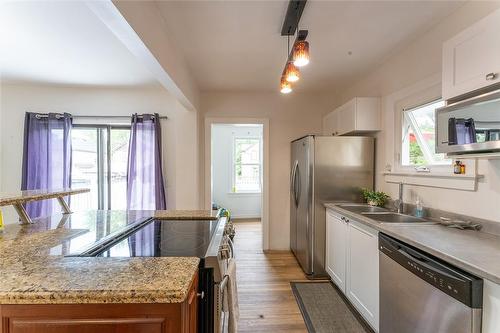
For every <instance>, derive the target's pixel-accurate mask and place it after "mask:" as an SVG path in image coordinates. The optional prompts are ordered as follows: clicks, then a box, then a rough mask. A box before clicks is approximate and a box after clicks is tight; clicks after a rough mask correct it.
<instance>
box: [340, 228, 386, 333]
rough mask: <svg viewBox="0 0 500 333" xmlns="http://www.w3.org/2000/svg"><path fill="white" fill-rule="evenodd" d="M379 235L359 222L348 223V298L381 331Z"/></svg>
mask: <svg viewBox="0 0 500 333" xmlns="http://www.w3.org/2000/svg"><path fill="white" fill-rule="evenodd" d="M378 267H379V265H378V232H377V231H376V230H374V229H372V228H370V227H367V226H365V225H363V224H361V223H358V222H356V221H352V220H351V221H350V222H349V232H348V241H347V278H346V292H345V293H346V296H347V298H348V299H349V300H350V301H351V303H352V304H353V305H354V307H355V308H356V309H357V310H358V311H359V312H360V313H361V315H362V316H363V317H364V318H365V319H366V320H367V321H368V323H370V324H371V325H372V327H373V328H374V329H375V330H376V331H378V324H379V281H378V279H379V277H378Z"/></svg>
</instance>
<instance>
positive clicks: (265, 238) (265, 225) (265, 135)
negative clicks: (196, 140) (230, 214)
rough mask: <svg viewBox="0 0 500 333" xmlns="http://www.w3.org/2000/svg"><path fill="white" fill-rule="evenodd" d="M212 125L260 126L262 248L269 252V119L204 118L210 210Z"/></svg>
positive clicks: (207, 201) (206, 203) (205, 196)
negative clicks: (262, 158) (262, 160)
mask: <svg viewBox="0 0 500 333" xmlns="http://www.w3.org/2000/svg"><path fill="white" fill-rule="evenodd" d="M214 124H259V125H262V140H263V144H262V146H263V148H262V150H263V153H262V154H263V157H264V163H262V173H263V175H262V179H263V181H262V182H263V184H262V198H261V200H262V203H261V223H262V247H263V250H264V251H266V250H269V119H268V118H237V117H235V118H230V117H207V118H205V163H204V166H205V167H204V169H205V170H204V174H205V177H204V178H205V195H204V203H203V205H204V207H205V209H212V207H211V206H212V172H211V167H212V145H211V142H212V125H214Z"/></svg>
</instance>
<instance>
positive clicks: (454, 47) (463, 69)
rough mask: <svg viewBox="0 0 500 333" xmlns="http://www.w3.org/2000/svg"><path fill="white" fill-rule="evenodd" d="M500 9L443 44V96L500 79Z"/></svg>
mask: <svg viewBox="0 0 500 333" xmlns="http://www.w3.org/2000/svg"><path fill="white" fill-rule="evenodd" d="M498 31H500V10H497V11H495V12H494V13H493V14H491V15H489V16H487V17H485V18H484V19H482V20H481V21H479V22H477V23H476V24H474V25H472V26H470V27H469V28H467V29H466V30H464V31H462V32H461V33H459V34H458V35H456V36H455V37H453V38H452V39H450V40H448V41H447V42H445V43H444V45H443V98H444V99H449V98H452V97H456V96H458V95H461V94H464V93H468V92H471V91H473V90H476V89H480V88H483V87H486V86H489V85H491V84H494V83H498V82H500V78H499V75H500V43H499V42H498Z"/></svg>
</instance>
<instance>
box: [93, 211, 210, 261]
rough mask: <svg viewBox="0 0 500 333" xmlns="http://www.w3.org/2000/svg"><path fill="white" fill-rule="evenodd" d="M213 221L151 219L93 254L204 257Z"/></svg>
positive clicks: (104, 255)
mask: <svg viewBox="0 0 500 333" xmlns="http://www.w3.org/2000/svg"><path fill="white" fill-rule="evenodd" d="M217 224H218V221H217V220H214V221H205V220H203V221H202V220H200V221H160V220H158V221H157V220H153V221H151V222H150V223H149V224H147V225H145V226H144V227H142V228H141V229H139V230H137V231H136V232H134V233H133V234H132V235H130V236H128V237H127V238H125V239H123V240H121V241H119V242H118V243H116V244H114V245H113V246H111V247H109V248H107V249H105V250H104V251H103V252H101V253H99V254H97V256H99V257H199V258H204V257H205V256H206V253H207V250H208V247H209V245H210V241H211V240H212V236H213V235H214V232H215V231H216V229H217Z"/></svg>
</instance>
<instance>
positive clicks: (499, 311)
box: [481, 280, 500, 333]
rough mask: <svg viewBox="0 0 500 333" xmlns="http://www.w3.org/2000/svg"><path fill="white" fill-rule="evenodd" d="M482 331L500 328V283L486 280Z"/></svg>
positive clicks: (487, 331)
mask: <svg viewBox="0 0 500 333" xmlns="http://www.w3.org/2000/svg"><path fill="white" fill-rule="evenodd" d="M482 326H483V327H482V331H481V332H482V333H498V331H499V330H500V285H498V284H496V283H493V282H491V281H488V280H484V286H483V320H482Z"/></svg>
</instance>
